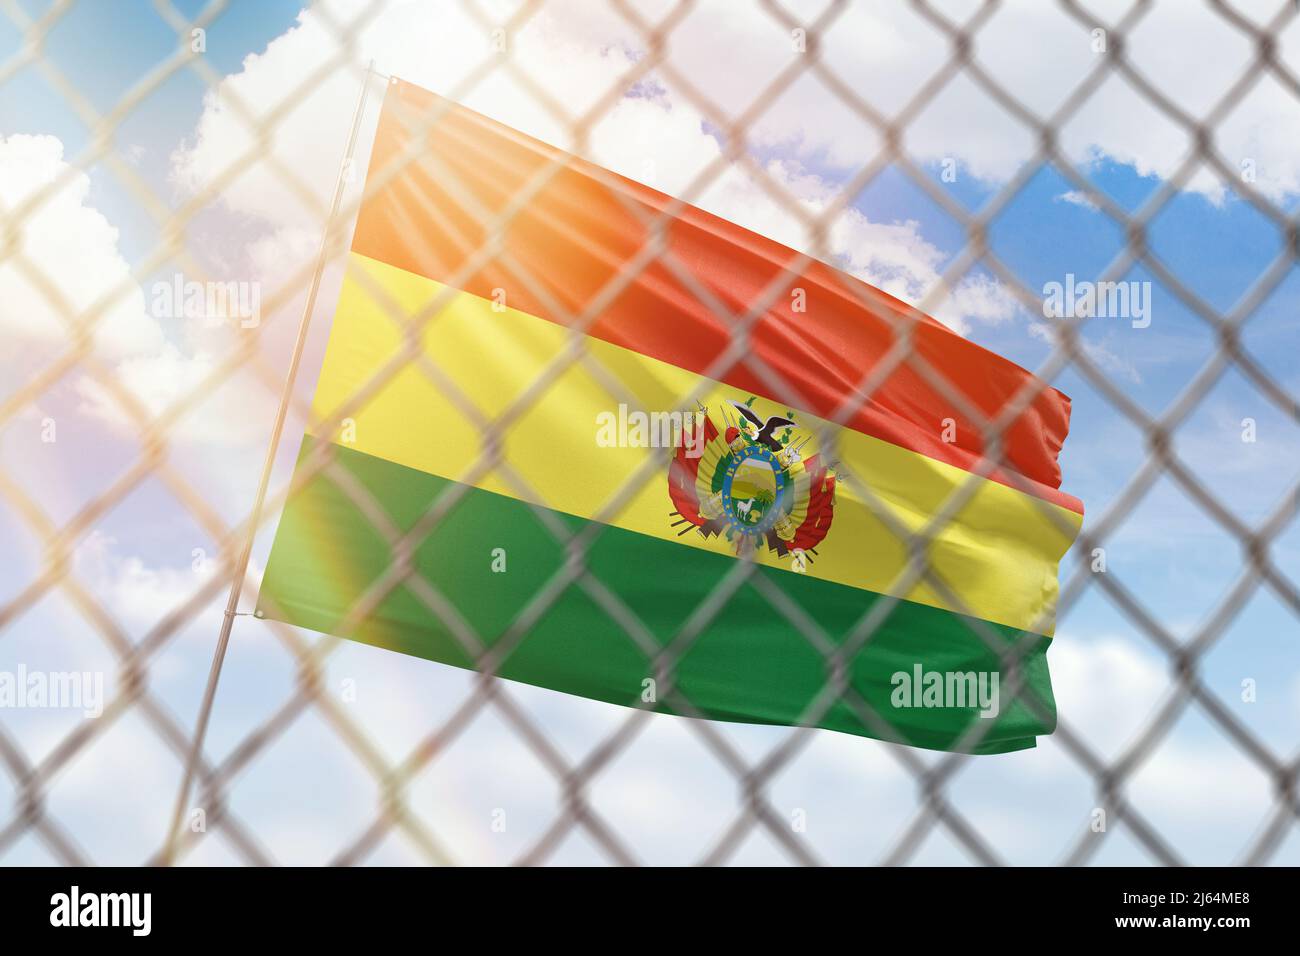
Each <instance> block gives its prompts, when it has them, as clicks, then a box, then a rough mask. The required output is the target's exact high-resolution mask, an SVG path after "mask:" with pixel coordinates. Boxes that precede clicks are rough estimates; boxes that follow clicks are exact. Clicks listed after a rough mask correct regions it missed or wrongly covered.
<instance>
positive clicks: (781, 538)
mask: <svg viewBox="0 0 1300 956" xmlns="http://www.w3.org/2000/svg"><path fill="white" fill-rule="evenodd" d="M755 402H756V399H755V398H754V396H752V395H751V396H750V397H749V399H748V400H747V401H746V402H737V401H734V400H733V401H731V402H729V403H725V404H723V405H722V406H721V410H720V415H721V417H722V420H723V422H724V429H723V430H722V431H719V430H718V426H717V425H716V424H714V422H713V419H712V418H711V417H709V410H708V408H706V407H705V406H703V405H701V406H700V416H699V417H700V418H701V419H702V421H697V422H695V423H694V425H693V426H692V427H693V428H695V429H701V430H702V435H697V434H692V435H690V436H689V437H688V438H686V439H684V440H683V442H682V446H681V447H680V448H679V449H678V451H677V454H676V455H675V456H674V458H673V462H672V466H671V468H670V469H669V478H668V493H669V495H670V496H671V498H672V501H673V504H674V505H675V506H676V508H677V510H676V511H674V512H672V514H671V515H670V516H669V517H672V518H677V519H678V520H677V521H674V522H673V526H674V527H677V526H680V525H690V526H691V527H688V528H684V529H683V530H682V531H679V532H678V534H679V535H682V534H687V533H688V532H690V531H691V530H696V531H698V532H699V533H700V534H701V535H703V536H704V537H706V538H707V537H709V536H711V535H721V536H722V537H723V538H724V539H726V540H727V541H728V542H730V543H731V544H733V545H734V546H735V549H736V553H737V554H744V553H746V551H748V550H750V549H752V548H755V547H760V546H761V547H766V548H767V549H768V550H769V551H771V552H772V553H773V554H775V555H776V556H778V557H786V556H787V555H789V556H790V557H791V569H792V570H795V571H804V570H805V569H806V568H807V566H808V564H809V563H811V562H812V561H813V560H814V557H813V556H815V555H816V554H817V545H818V544H820V543H821V541H822V539H823V538H825V537H826V534H827V532H829V531H830V529H831V519H832V518H833V517H834V506H835V472H834V469H833V467H832V464H831V463H827V462H824V461H822V460H821V457H820V456H819V455H816V454H812V455H809V456H808V457H807V458H805V457H804V456H803V454H801V449H803V448H804V447H805V446H806V445H807V443H808V442H809V441H810V440H811V436H809V435H803V436H798V435H796V432H795V428H794V426H795V424H796V423H795V420H794V419H793V418H789V417H786V415H793V412H786V415H770V416H768V417H766V418H762V417H760V416H759V415H758V413H757V412H755V410H754V403H755ZM728 404H729V405H730V406H731V410H730V411H728V408H727V405H728ZM701 437H702V439H703V440H702V441H701V440H700V439H701Z"/></svg>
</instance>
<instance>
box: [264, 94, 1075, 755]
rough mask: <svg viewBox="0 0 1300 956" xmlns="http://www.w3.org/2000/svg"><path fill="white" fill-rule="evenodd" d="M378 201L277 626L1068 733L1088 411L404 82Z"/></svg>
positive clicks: (674, 707) (572, 671) (800, 720)
mask: <svg viewBox="0 0 1300 956" xmlns="http://www.w3.org/2000/svg"><path fill="white" fill-rule="evenodd" d="M367 182H368V190H369V193H368V196H367V198H366V200H365V202H364V204H363V205H362V208H361V210H360V214H359V219H358V222H357V227H356V233H355V237H354V239H353V243H352V249H351V252H350V261H349V263H348V272H347V277H346V279H345V282H344V285H343V290H342V294H341V298H340V301H339V305H338V311H337V314H336V316H335V319H334V325H333V328H332V330H331V333H330V339H329V344H328V348H327V351H326V355H325V361H324V367H323V369H322V372H321V376H320V380H319V384H318V386H317V390H316V395H315V398H314V401H313V411H314V415H315V418H316V420H317V421H319V422H322V423H325V424H323V425H322V426H321V427H320V428H318V429H316V430H314V431H313V432H311V433H309V434H307V435H306V436H305V437H304V439H303V444H302V449H301V453H300V458H299V461H298V470H297V473H296V474H295V479H294V480H295V482H297V484H298V489H297V492H296V493H295V494H294V495H293V496H292V497H291V498H290V500H289V502H288V504H287V506H286V508H285V511H284V515H283V517H282V519H281V522H280V526H279V529H278V532H277V535H276V539H275V543H274V546H273V548H272V552H271V556H270V560H269V564H268V567H267V570H266V574H265V578H264V580H263V584H262V590H261V595H260V598H259V611H260V613H261V614H262V615H264V616H266V617H271V618H275V619H278V620H282V621H287V622H289V623H292V624H296V625H301V626H303V627H307V628H312V629H314V630H317V631H323V632H327V633H335V634H339V635H341V636H344V637H348V638H351V639H354V640H358V641H363V642H366V643H368V644H373V645H376V646H378V647H384V648H388V649H390V650H395V651H400V652H402V653H406V654H413V655H416V656H419V657H424V658H428V659H430V660H435V661H441V662H443V663H447V664H452V665H455V666H458V667H466V668H472V667H479V668H489V669H491V670H493V671H494V672H495V673H496V674H498V675H499V676H501V677H505V678H509V679H512V680H518V681H524V682H526V683H530V684H536V685H539V686H542V687H548V688H552V689H555V690H559V691H564V692H566V693H570V694H578V695H581V696H583V697H589V698H594V699H596V700H602V701H608V702H611V703H617V704H623V705H627V706H636V707H646V708H652V709H656V710H661V711H665V712H672V713H677V714H687V715H690V716H695V717H709V718H714V719H719V720H734V721H747V722H755V723H773V724H791V725H793V724H811V725H814V726H818V727H824V728H830V729H833V730H839V731H844V732H847V733H852V734H861V735H865V736H871V737H881V738H885V739H889V740H894V741H902V742H906V743H909V744H912V745H916V746H921V747H931V748H938V749H953V748H961V749H967V750H971V751H973V752H977V753H998V752H1003V751H1008V750H1017V749H1021V748H1024V747H1030V746H1033V744H1034V738H1035V735H1038V734H1046V733H1050V732H1051V731H1052V729H1053V728H1054V726H1055V704H1054V702H1053V700H1052V692H1051V684H1050V681H1049V678H1048V672H1047V662H1046V658H1045V654H1046V651H1047V647H1048V645H1049V643H1050V640H1051V635H1052V631H1053V626H1054V617H1055V602H1056V596H1057V562H1058V561H1059V560H1060V558H1061V556H1062V554H1064V552H1065V550H1066V549H1067V548H1068V547H1069V546H1070V543H1071V542H1072V541H1073V539H1074V537H1075V534H1076V533H1077V531H1078V528H1079V524H1080V522H1081V520H1082V506H1081V505H1080V503H1079V502H1078V501H1077V500H1076V499H1074V498H1072V497H1070V496H1069V495H1067V494H1065V493H1063V492H1062V491H1060V490H1059V486H1060V477H1061V476H1060V470H1059V467H1058V465H1057V454H1058V452H1059V451H1060V449H1061V444H1062V442H1063V441H1064V439H1065V435H1066V432H1067V429H1068V424H1069V411H1070V403H1069V399H1068V398H1066V397H1065V396H1064V395H1062V394H1061V393H1060V392H1058V391H1056V390H1055V389H1053V388H1050V387H1048V386H1047V385H1045V384H1044V383H1042V382H1040V381H1038V380H1037V379H1035V378H1034V377H1033V376H1032V375H1030V374H1029V373H1028V372H1026V371H1025V370H1024V369H1022V368H1019V367H1018V366H1016V365H1014V364H1012V363H1011V362H1008V361H1005V360H1004V359H1002V358H1000V357H998V356H997V355H994V354H991V353H990V352H988V351H986V350H984V349H982V348H980V347H979V346H978V345H975V344H973V343H971V342H969V341H967V340H966V339H964V338H962V337H961V336H959V335H956V334H954V333H953V332H951V331H950V330H949V329H947V328H946V327H944V326H943V325H941V324H939V323H938V322H936V321H934V320H932V319H930V318H928V317H926V316H923V315H919V314H918V313H916V312H915V310H913V309H911V308H910V307H908V306H907V305H905V304H904V303H902V302H899V301H898V300H896V299H893V298H892V297H890V296H888V295H886V294H884V293H882V292H880V291H879V290H877V289H874V288H872V287H871V286H868V285H866V284H864V283H862V282H859V281H857V280H855V279H853V278H851V277H849V276H846V275H844V274H843V273H841V272H838V271H836V270H834V269H832V268H831V267H829V266H827V265H825V264H822V263H819V262H812V263H806V262H805V263H803V264H800V257H799V256H798V255H797V254H796V253H795V252H794V251H792V250H791V249H788V248H786V247H784V246H782V245H780V244H778V243H776V242H773V241H771V240H769V239H765V238H763V237H762V236H759V235H756V234H755V233H752V232H749V231H748V230H746V229H742V228H741V227H739V226H736V225H734V224H732V223H729V222H726V221H724V220H722V219H719V218H718V217H716V216H713V215H710V214H709V213H706V212H704V211H702V210H700V209H696V208H694V207H692V206H689V205H685V204H682V203H680V202H678V201H675V200H674V199H672V198H671V197H669V196H666V195H664V194H662V193H659V192H656V191H655V190H653V189H650V188H648V187H646V186H643V185H641V184H639V183H636V182H633V181H631V180H628V179H624V178H622V177H620V176H617V175H614V174H612V173H610V172H608V171H606V170H604V169H601V168H599V167H596V166H593V165H592V164H590V163H587V162H584V161H582V160H580V159H578V158H576V157H574V156H571V155H568V154H566V153H563V152H561V151H559V150H556V149H554V148H552V147H550V146H547V145H545V144H543V143H540V142H538V141H536V140H534V139H531V138H529V137H527V136H524V135H522V134H521V133H518V132H516V131H515V130H512V129H509V128H507V127H504V126H502V125H500V124H498V123H496V122H494V121H492V120H489V119H487V118H485V117H483V116H480V115H478V114H477V113H474V112H472V111H470V110H468V109H465V108H463V107H460V106H458V105H456V104H453V103H451V102H448V101H446V100H444V99H441V98H440V97H438V96H435V95H434V94H432V93H429V92H427V91H425V90H422V89H419V88H417V87H413V86H411V85H409V84H406V83H403V82H400V81H396V80H395V81H393V82H392V84H391V85H390V86H389V89H388V92H387V96H386V98H385V101H384V107H383V112H382V115H381V117H380V121H379V127H378V133H377V136H376V140H375V144H374V149H373V153H372V157H371V162H370V170H369V174H368V180H367ZM656 220H662V221H663V222H664V224H665V227H664V229H663V233H662V235H663V239H662V244H661V245H657V244H656V240H655V229H654V223H655V222H656ZM909 329H910V336H911V342H910V347H909V351H908V354H909V357H908V359H907V360H906V361H903V362H902V363H901V364H899V363H897V362H896V356H894V355H893V354H892V353H891V349H896V348H897V346H898V343H899V340H900V337H901V336H903V335H904V334H905V332H906V331H907V330H909ZM741 330H744V331H741ZM873 376H874V377H873ZM864 397H866V400H865V401H863V399H864ZM998 420H1002V422H1003V424H1004V426H1005V427H1004V428H1003V429H1002V436H1003V439H1002V448H1001V450H1000V453H999V454H998V455H996V456H991V457H996V461H997V466H996V467H990V466H989V465H988V463H987V462H986V460H985V457H984V454H983V453H984V451H985V448H984V445H983V439H982V434H983V428H984V425H985V423H986V422H988V421H998ZM936 515H942V516H945V520H943V521H940V522H936V525H937V526H936V527H934V528H931V529H930V534H929V535H928V543H927V544H926V545H925V547H924V554H925V556H926V559H927V561H926V562H925V566H926V567H928V571H929V573H928V574H925V575H922V576H918V575H916V574H909V573H907V570H908V557H909V545H910V544H912V543H913V533H915V532H920V531H922V530H923V529H925V528H926V527H927V525H928V524H929V523H930V522H931V519H932V518H934V517H935V516H936ZM1017 662H1018V666H1016V665H1017ZM669 664H671V665H672V666H668V665H669ZM837 675H838V677H839V679H840V681H841V682H840V683H839V684H836V682H835V680H834V678H835V677H836V676H837ZM1013 675H1018V676H1019V681H1016V680H1013V679H1012V678H1013ZM990 690H994V691H995V693H994V694H993V695H992V696H993V697H994V699H993V700H989V699H988V698H989V694H988V691H990ZM997 691H1000V694H999V693H997ZM964 734H965V735H967V736H963V735H964Z"/></svg>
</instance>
